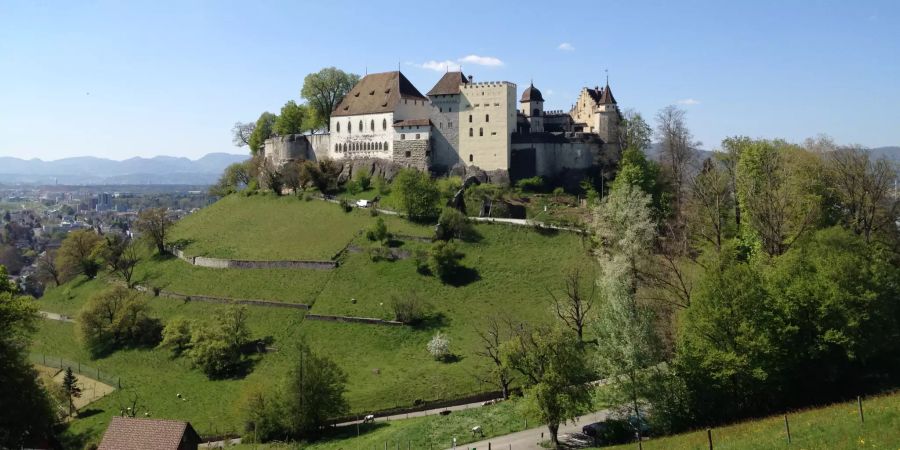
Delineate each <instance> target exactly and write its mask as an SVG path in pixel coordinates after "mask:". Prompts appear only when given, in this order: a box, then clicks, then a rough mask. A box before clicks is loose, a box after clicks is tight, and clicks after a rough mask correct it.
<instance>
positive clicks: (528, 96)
mask: <svg viewBox="0 0 900 450" xmlns="http://www.w3.org/2000/svg"><path fill="white" fill-rule="evenodd" d="M542 101H544V96H542V95H541V91H539V90H538V88H536V87H534V84H532V85H530V86H528V89H525V92H523V93H522V99H521V100H519V102H521V103H525V102H542Z"/></svg>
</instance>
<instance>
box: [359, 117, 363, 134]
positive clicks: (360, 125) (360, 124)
mask: <svg viewBox="0 0 900 450" xmlns="http://www.w3.org/2000/svg"><path fill="white" fill-rule="evenodd" d="M362 130H363V127H362V120H360V121H359V131H360V132H362Z"/></svg>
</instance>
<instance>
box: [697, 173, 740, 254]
mask: <svg viewBox="0 0 900 450" xmlns="http://www.w3.org/2000/svg"><path fill="white" fill-rule="evenodd" d="M720 166H721V164H720V163H719V162H717V161H716V160H714V159H711V158H708V159H706V160H705V161H704V162H703V167H702V169H700V172H699V173H698V174H697V175H696V176H695V177H694V178H693V179H691V180H690V182H689V196H688V200H687V209H688V211H689V214H688V217H689V219H688V228H689V229H690V232H691V234H692V235H693V236H694V237H695V239H696V240H699V241H703V242H706V243H709V244H712V245H713V247H714V248H715V249H716V251H717V252H718V251H721V250H722V246H723V245H724V243H725V240H726V239H728V238H730V237H733V236H734V231H735V230H734V227H733V226H732V225H733V222H732V220H731V219H732V217H731V211H732V210H733V209H734V198H733V196H732V191H731V182H730V180H729V176H728V173H727V172H726V171H725V170H723V169H722V168H721V167H720Z"/></svg>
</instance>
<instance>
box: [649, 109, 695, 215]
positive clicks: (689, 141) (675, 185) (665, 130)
mask: <svg viewBox="0 0 900 450" xmlns="http://www.w3.org/2000/svg"><path fill="white" fill-rule="evenodd" d="M656 134H657V138H658V139H659V142H660V145H661V155H660V160H661V161H662V163H663V167H664V169H665V171H666V172H668V175H669V178H670V179H671V180H670V181H671V183H672V190H673V191H674V199H673V200H674V207H675V214H676V215H680V214H681V206H682V200H683V198H684V192H685V187H686V185H687V180H688V177H689V176H690V167H691V165H692V164H694V162H695V161H696V158H697V150H696V147H697V146H699V145H700V143H699V142H695V141H694V137H693V135H691V132H690V130H688V127H687V122H686V120H685V111H684V110H683V109H680V108H678V107H677V106H674V105H669V106H666V107H665V108H663V109H661V110H660V111H659V113H657V114H656Z"/></svg>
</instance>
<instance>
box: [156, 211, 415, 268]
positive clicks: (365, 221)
mask: <svg viewBox="0 0 900 450" xmlns="http://www.w3.org/2000/svg"><path fill="white" fill-rule="evenodd" d="M375 220H376V219H375V218H374V217H372V216H371V215H370V214H369V212H368V211H364V210H357V209H354V210H353V211H351V212H349V213H346V212H344V211H343V210H341V208H340V207H339V206H338V205H336V204H333V203H329V202H323V201H319V200H309V201H304V200H302V199H300V198H298V197H295V196H284V197H276V196H273V195H255V196H251V197H243V196H240V195H230V196H228V197H225V198H223V199H221V200H219V201H218V202H216V203H214V204H213V205H211V206H209V207H207V208H206V209H204V210H202V211H201V212H199V213H195V214H191V215H189V216H187V217H185V218H184V219H182V220H181V221H179V222H178V223H177V224H176V225H175V226H174V227H173V228H172V232H171V236H170V240H171V241H179V240H184V241H185V242H187V245H185V246H184V247H183V249H184V252H185V253H186V254H188V255H191V256H208V257H214V258H233V259H256V260H280V259H310V260H327V259H330V258H331V257H332V256H334V255H335V254H336V253H337V252H338V251H340V250H341V249H342V248H343V247H344V246H345V245H347V243H348V242H350V240H351V239H353V237H354V236H355V235H356V234H357V233H359V232H361V231H363V230H365V229H366V228H368V227H370V226H371V225H372V224H373V223H375ZM384 220H385V222H386V223H387V224H388V227H389V228H391V229H392V230H394V231H396V232H398V233H403V234H410V235H421V236H428V235H430V233H431V230H430V229H429V228H428V227H425V226H420V225H415V224H412V223H410V222H407V221H405V220H402V219H400V218H397V217H393V216H384Z"/></svg>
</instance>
